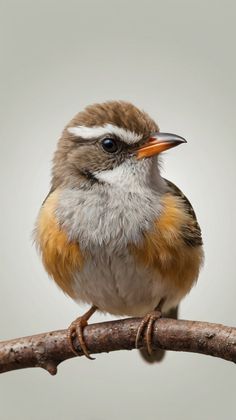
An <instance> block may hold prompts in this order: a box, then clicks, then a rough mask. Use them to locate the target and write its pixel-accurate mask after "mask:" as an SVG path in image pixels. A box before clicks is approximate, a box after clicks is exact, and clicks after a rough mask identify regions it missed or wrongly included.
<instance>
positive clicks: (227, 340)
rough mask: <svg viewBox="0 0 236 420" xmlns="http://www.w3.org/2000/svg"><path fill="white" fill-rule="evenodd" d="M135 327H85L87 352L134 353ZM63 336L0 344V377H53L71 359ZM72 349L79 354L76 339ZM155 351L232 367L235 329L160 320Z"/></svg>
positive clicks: (133, 322) (129, 322)
mask: <svg viewBox="0 0 236 420" xmlns="http://www.w3.org/2000/svg"><path fill="white" fill-rule="evenodd" d="M139 323H140V319H139V318H128V319H123V320H118V321H111V322H102V323H98V324H91V325H88V326H87V327H85V329H84V338H85V342H86V344H87V347H88V349H89V351H90V352H91V354H95V353H102V352H110V351H116V350H132V349H134V348H135V337H136V333H137V329H138V326H139ZM66 333H67V330H60V331H52V332H47V333H43V334H38V335H33V336H30V337H23V338H17V339H14V340H8V341H2V342H0V373H3V372H7V371H11V370H15V369H23V368H28V367H42V368H44V369H46V370H47V371H48V372H49V373H51V374H52V375H55V374H56V373H57V366H58V365H59V363H61V362H63V361H64V360H66V359H70V358H72V357H75V355H74V354H73V353H72V351H71V349H70V346H69V344H68V341H67V335H66ZM74 345H75V346H76V348H78V350H79V351H80V348H79V343H78V341H77V339H76V338H75V340H74ZM143 345H145V343H143ZM157 348H162V349H166V350H175V351H186V352H193V353H202V354H206V355H210V356H215V357H220V358H222V359H225V360H229V361H231V362H234V363H236V328H233V327H227V326H224V325H220V324H211V323H208V322H199V321H183V320H173V319H167V318H161V319H159V320H157V321H156V322H155V324H154V329H153V349H157ZM80 354H81V356H82V355H83V354H82V353H81V352H80Z"/></svg>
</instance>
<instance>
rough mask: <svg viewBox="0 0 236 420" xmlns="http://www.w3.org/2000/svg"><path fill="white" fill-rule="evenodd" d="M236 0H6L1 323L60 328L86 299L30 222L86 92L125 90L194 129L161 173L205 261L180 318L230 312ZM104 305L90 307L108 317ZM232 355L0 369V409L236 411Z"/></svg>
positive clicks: (94, 95) (217, 318)
mask: <svg viewBox="0 0 236 420" xmlns="http://www.w3.org/2000/svg"><path fill="white" fill-rule="evenodd" d="M235 11H236V10H235V2H234V1H232V2H231V1H227V0H226V1H217V0H215V1H209V0H207V1H202V0H197V1H193V0H190V1H184V0H183V1H171V0H165V1H160V0H158V1H151V0H146V1H137V0H136V1H123V0H119V1H112V0H110V1H108V0H103V1H102V0H98V1H95V0H94V1H91V0H87V1H82V0H76V1H73V0H70V1H53V0H49V1H44V0H40V1H39V2H36V1H21V0H20V1H17V0H15V1H12V0H7V1H1V23H0V31H1V35H0V42H1V44H2V48H1V58H2V63H1V69H0V70H1V78H0V80H1V107H2V109H1V124H0V131H1V135H0V142H1V149H0V150H1V153H0V159H1V161H0V170H1V174H0V184H1V186H0V188H1V189H0V191H1V207H0V212H1V217H0V224H1V225H0V232H1V241H0V248H1V253H0V258H1V262H0V278H1V286H0V290H1V291H0V335H1V338H2V339H7V338H13V337H17V336H22V335H29V334H34V333H38V332H43V331H48V330H51V329H60V328H64V327H66V326H67V325H69V324H70V322H71V321H72V320H73V319H74V318H75V317H76V316H77V315H78V314H79V313H82V311H83V310H84V309H85V308H82V307H78V306H77V305H76V304H75V303H74V302H73V301H71V300H70V299H68V298H66V297H65V296H64V295H63V294H62V293H61V292H60V291H59V290H58V289H57V287H56V286H55V285H54V284H53V282H52V281H50V280H49V279H48V278H47V275H46V273H45V272H44V269H43V267H42V265H41V262H40V260H39V257H38V256H37V254H36V251H35V249H34V247H33V245H32V241H31V237H30V235H31V231H32V229H33V226H34V221H35V218H36V215H37V212H38V209H39V207H40V204H41V202H42V200H43V199H44V197H45V195H46V194H47V192H48V189H49V180H50V166H51V158H52V154H53V151H54V150H55V146H56V141H57V139H58V137H59V136H60V132H61V130H62V128H63V126H64V125H65V124H66V123H67V121H68V120H69V119H70V118H71V117H72V116H73V115H74V114H75V113H76V112H78V111H79V110H81V109H82V108H83V107H84V106H85V105H87V104H90V103H93V102H97V101H103V100H107V99H125V100H130V101H132V102H133V103H134V104H136V105H137V106H139V107H141V108H143V109H145V110H146V111H147V112H149V113H150V114H151V115H152V117H153V118H155V119H156V120H157V121H158V123H159V125H160V127H161V129H162V130H163V131H169V132H174V133H177V134H180V135H183V136H185V137H186V138H187V139H188V144H187V145H186V146H183V147H180V148H178V149H175V150H173V151H170V152H169V153H166V155H165V159H164V160H165V163H164V166H163V174H164V175H165V176H166V177H168V178H169V179H171V180H172V181H174V182H176V183H177V185H179V186H180V187H181V188H182V189H183V191H184V192H185V193H186V194H187V196H188V197H189V198H190V200H191V201H192V203H193V205H194V207H195V209H196V212H197V215H198V218H199V222H200V224H201V226H202V230H203V236H204V242H205V253H206V262H205V267H204V269H203V270H202V272H201V275H200V278H199V282H198V285H197V287H195V288H194V289H193V290H192V292H191V294H190V295H189V296H188V297H187V298H186V299H185V300H184V301H183V304H182V306H181V317H182V318H186V319H198V320H208V321H212V322H221V323H225V324H228V325H235V291H236V282H235V259H236V252H235V236H236V229H235V226H236V224H235V211H236V208H235V207H236V201H235V196H236V192H235V181H236V179H235V153H236V147H235V94H236V90H235V86H236V83H235V81H236V77H235V74H236V72H235V70H236V69H235V35H236V34H235V17H236V16H235ZM110 318H111V317H110V316H109V315H107V316H106V317H104V316H101V317H99V316H94V320H99V319H110ZM235 385H236V371H235V367H234V365H232V364H230V363H227V362H224V361H222V360H217V359H213V358H209V357H205V356H201V355H191V354H184V353H183V354H181V353H179V354H178V353H171V352H169V353H168V355H167V357H166V359H165V361H164V362H163V363H162V364H161V365H159V366H158V365H157V366H147V365H146V364H144V363H143V362H142V360H141V359H140V358H139V355H138V353H137V352H135V351H133V352H117V353H113V354H109V355H107V354H104V355H98V356H97V359H96V361H94V362H90V361H89V360H86V359H85V358H81V359H76V360H71V361H68V362H65V363H64V364H62V365H61V366H60V367H59V372H58V375H57V376H56V377H51V376H49V374H48V373H47V372H45V371H43V370H40V369H31V370H24V371H18V372H17V371H16V372H11V373H8V374H4V375H2V376H1V377H0V418H1V419H4V420H8V419H11V420H12V419H17V420H19V419H36V420H39V419H40V420H41V419H48V420H49V419H50V420H51V419H57V420H59V419H60V420H61V419H70V420H74V419H83V420H118V419H121V418H123V419H133V418H135V419H136V420H140V419H143V418H146V419H149V420H154V419H157V418H158V419H160V420H162V419H164V420H167V419H176V420H178V419H179V420H183V419H186V420H189V419H191V420H195V419H196V420H198V419H207V420H209V419H214V420H218V419H223V418H227V419H229V420H231V419H233V418H235V417H234V416H235V415H234V410H233V405H234V406H235Z"/></svg>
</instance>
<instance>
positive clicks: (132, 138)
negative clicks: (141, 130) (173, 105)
mask: <svg viewBox="0 0 236 420" xmlns="http://www.w3.org/2000/svg"><path fill="white" fill-rule="evenodd" d="M67 131H68V132H69V133H71V134H74V135H75V136H77V137H81V138H83V139H94V138H97V137H101V136H103V135H106V134H107V135H109V134H115V135H116V136H117V137H119V138H120V139H121V140H123V141H124V142H126V143H128V144H134V143H136V142H138V141H140V140H142V138H143V135H142V134H137V133H134V132H133V131H130V130H126V129H125V128H122V127H117V126H116V125H113V124H105V125H103V126H93V127H86V126H85V125H78V126H75V127H69V128H68V129H67Z"/></svg>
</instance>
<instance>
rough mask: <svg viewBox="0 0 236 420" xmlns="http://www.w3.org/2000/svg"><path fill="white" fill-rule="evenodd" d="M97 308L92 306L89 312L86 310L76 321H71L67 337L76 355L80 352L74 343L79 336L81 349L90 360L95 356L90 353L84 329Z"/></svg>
mask: <svg viewBox="0 0 236 420" xmlns="http://www.w3.org/2000/svg"><path fill="white" fill-rule="evenodd" d="M96 309H97V308H96V306H92V307H91V308H90V309H89V311H88V312H86V313H85V314H84V315H82V316H80V317H79V318H77V319H75V321H73V322H72V323H71V325H70V326H69V328H68V330H67V338H68V341H69V345H70V348H71V350H72V351H73V353H74V354H75V355H76V356H78V355H79V354H80V352H79V351H78V350H77V349H76V348H75V347H74V344H73V339H74V338H75V337H77V339H78V341H79V345H80V348H81V350H82V351H83V353H84V355H85V356H86V357H87V358H88V359H90V360H94V357H91V356H90V354H89V351H88V349H87V345H86V343H85V341H84V334H83V330H84V327H86V326H87V325H88V320H89V318H90V317H91V316H92V315H93V314H94V312H95V311H96Z"/></svg>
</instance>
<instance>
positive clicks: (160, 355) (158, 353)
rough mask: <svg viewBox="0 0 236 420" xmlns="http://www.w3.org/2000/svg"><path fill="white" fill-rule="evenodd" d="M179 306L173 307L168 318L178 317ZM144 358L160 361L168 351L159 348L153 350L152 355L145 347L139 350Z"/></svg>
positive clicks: (150, 361)
mask: <svg viewBox="0 0 236 420" xmlns="http://www.w3.org/2000/svg"><path fill="white" fill-rule="evenodd" d="M178 311H179V307H178V306H177V307H176V308H174V309H171V310H170V311H169V312H168V313H167V314H166V315H165V317H166V318H172V319H178ZM139 352H140V355H141V356H142V359H143V360H145V362H147V363H156V362H157V363H160V362H161V361H162V359H163V358H164V356H165V353H166V351H165V350H163V349H157V350H155V351H153V353H152V354H151V355H149V354H148V352H147V350H146V349H145V348H143V349H140V350H139Z"/></svg>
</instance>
